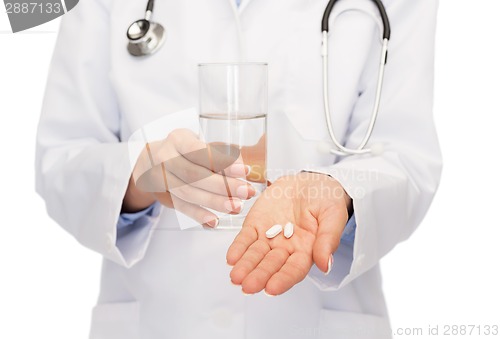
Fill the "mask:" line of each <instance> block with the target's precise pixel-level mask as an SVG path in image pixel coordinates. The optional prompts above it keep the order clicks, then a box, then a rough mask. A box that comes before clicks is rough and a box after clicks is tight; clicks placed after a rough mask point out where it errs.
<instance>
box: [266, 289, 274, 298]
mask: <svg viewBox="0 0 500 339" xmlns="http://www.w3.org/2000/svg"><path fill="white" fill-rule="evenodd" d="M264 294H265V295H267V296H268V297H275V295H274V294H269V293H267V292H266V290H264Z"/></svg>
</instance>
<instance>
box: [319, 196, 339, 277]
mask: <svg viewBox="0 0 500 339" xmlns="http://www.w3.org/2000/svg"><path fill="white" fill-rule="evenodd" d="M346 222H347V211H341V210H340V209H339V208H338V207H337V206H335V205H332V206H331V207H329V208H327V209H325V210H324V211H321V213H320V216H319V218H318V223H319V226H318V231H317V233H316V240H315V241H314V245H313V259H314V263H315V264H316V266H317V267H318V268H319V269H320V270H322V271H323V272H325V273H328V272H329V269H330V268H331V263H330V265H329V264H328V262H329V260H330V257H331V255H332V254H333V253H334V252H335V251H336V250H337V248H338V246H339V243H340V238H341V236H342V231H343V229H344V227H345V224H346Z"/></svg>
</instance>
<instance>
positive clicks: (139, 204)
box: [121, 178, 156, 213]
mask: <svg viewBox="0 0 500 339" xmlns="http://www.w3.org/2000/svg"><path fill="white" fill-rule="evenodd" d="M155 201H156V199H155V197H154V195H153V194H152V193H150V192H144V191H142V190H140V189H138V188H137V186H136V185H135V182H134V180H133V179H132V178H130V180H129V183H128V187H127V192H126V193H125V196H124V198H123V201H122V210H121V211H122V213H135V212H139V211H142V210H143V209H145V208H147V207H149V206H151V205H152V204H153V203H154V202H155Z"/></svg>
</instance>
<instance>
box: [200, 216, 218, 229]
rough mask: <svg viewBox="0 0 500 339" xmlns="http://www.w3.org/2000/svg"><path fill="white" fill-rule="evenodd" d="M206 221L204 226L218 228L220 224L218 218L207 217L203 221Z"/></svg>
mask: <svg viewBox="0 0 500 339" xmlns="http://www.w3.org/2000/svg"><path fill="white" fill-rule="evenodd" d="M203 221H204V224H205V225H207V226H209V227H213V228H215V227H217V225H218V224H219V219H218V218H215V219H214V217H213V216H207V217H205V218H204V219H203Z"/></svg>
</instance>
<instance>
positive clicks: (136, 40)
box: [127, 19, 166, 56]
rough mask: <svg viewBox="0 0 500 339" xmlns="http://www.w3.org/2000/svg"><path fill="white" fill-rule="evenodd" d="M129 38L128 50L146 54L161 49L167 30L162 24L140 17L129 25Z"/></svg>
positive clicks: (139, 54) (133, 52)
mask: <svg viewBox="0 0 500 339" xmlns="http://www.w3.org/2000/svg"><path fill="white" fill-rule="evenodd" d="M127 38H128V40H129V42H128V45H127V50H128V51H129V53H130V54H131V55H133V56H146V55H151V54H153V53H155V52H156V51H157V50H159V49H160V47H161V46H162V45H163V43H164V42H165V38H166V32H165V29H164V28H163V26H162V25H160V24H158V23H156V22H152V21H149V20H147V19H140V20H137V21H134V22H133V23H132V24H131V25H130V26H129V27H128V29H127Z"/></svg>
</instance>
